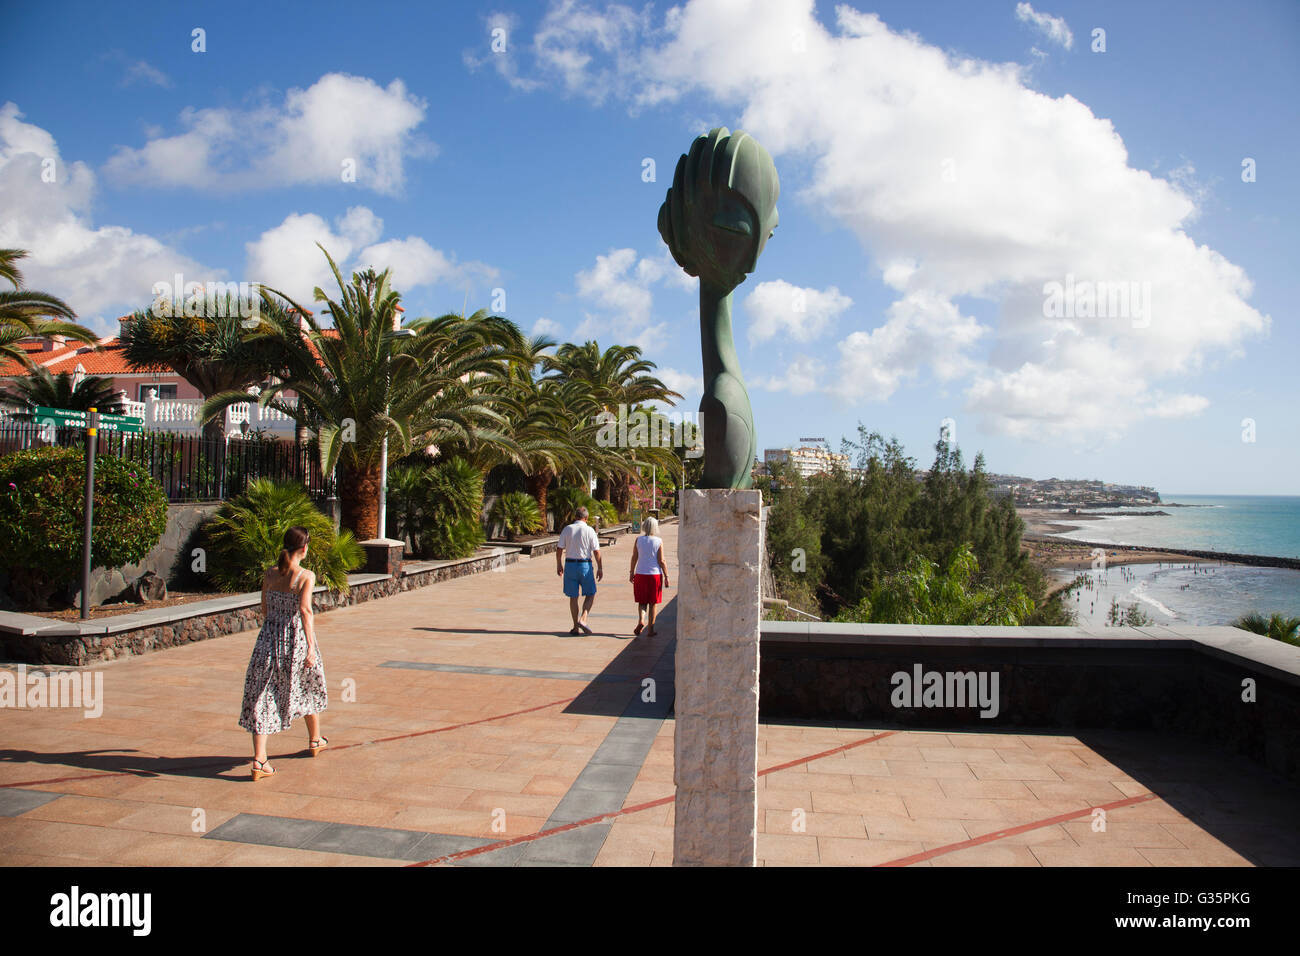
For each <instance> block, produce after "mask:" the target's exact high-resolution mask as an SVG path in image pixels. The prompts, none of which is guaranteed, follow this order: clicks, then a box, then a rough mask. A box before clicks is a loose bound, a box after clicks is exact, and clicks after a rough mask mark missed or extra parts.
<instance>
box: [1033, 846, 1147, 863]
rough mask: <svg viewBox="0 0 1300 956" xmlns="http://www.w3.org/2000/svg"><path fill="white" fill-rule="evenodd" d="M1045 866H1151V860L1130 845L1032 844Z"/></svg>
mask: <svg viewBox="0 0 1300 956" xmlns="http://www.w3.org/2000/svg"><path fill="white" fill-rule="evenodd" d="M1029 850H1030V852H1031V853H1033V854H1034V856H1036V857H1037V858H1038V860H1039V862H1040V863H1042V864H1043V866H1151V861H1150V860H1148V859H1147V858H1146V857H1145V856H1143V855H1142V854H1141V853H1139V852H1138V851H1137V850H1136V849H1134V848H1133V847H1130V846H1077V847H1068V846H1060V845H1049V846H1032V847H1030V848H1029Z"/></svg>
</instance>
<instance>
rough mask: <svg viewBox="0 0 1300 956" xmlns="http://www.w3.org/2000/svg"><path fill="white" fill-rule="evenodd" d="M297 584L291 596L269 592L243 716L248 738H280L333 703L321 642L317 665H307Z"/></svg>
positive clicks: (291, 585) (250, 665)
mask: <svg viewBox="0 0 1300 956" xmlns="http://www.w3.org/2000/svg"><path fill="white" fill-rule="evenodd" d="M300 573H302V572H300ZM299 580H300V579H299V578H298V577H297V576H295V577H294V579H293V580H292V581H291V582H290V583H289V590H288V591H277V590H274V589H272V588H269V587H268V588H267V589H266V623H264V624H263V625H262V630H261V631H260V632H259V633H258V635H257V643H256V644H255V645H254V646H253V654H252V657H250V658H249V661H248V674H247V676H246V677H245V678H244V705H243V708H242V709H241V710H240V714H239V726H241V727H243V728H244V729H245V730H247V731H249V732H250V733H254V734H278V733H279V732H280V731H282V730H288V729H289V728H290V727H292V726H293V721H294V718H296V717H302V716H305V715H307V714H319V713H320V712H321V711H322V710H324V709H325V708H326V707H327V706H328V704H329V693H328V691H327V690H326V684H325V663H324V661H323V660H322V659H321V652H320V643H319V642H318V643H317V645H316V662H315V664H313V665H312V666H311V667H308V666H307V632H306V631H305V630H304V629H303V626H302V609H301V607H300V602H301V600H302V598H301V596H300V595H299V593H298V591H297V590H296V588H295V585H296V584H297V583H298V581H299Z"/></svg>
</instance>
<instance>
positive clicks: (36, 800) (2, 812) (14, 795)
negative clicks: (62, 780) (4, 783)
mask: <svg viewBox="0 0 1300 956" xmlns="http://www.w3.org/2000/svg"><path fill="white" fill-rule="evenodd" d="M61 796H63V794H61V793H46V792H45V791H44V790H21V789H16V788H11V789H5V790H0V817H17V816H22V815H23V814H24V813H26V812H27V811H28V810H35V809H36V808H37V807H43V806H45V804H47V803H50V802H51V801H53V800H57V799H59V797H61Z"/></svg>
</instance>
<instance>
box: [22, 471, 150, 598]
mask: <svg viewBox="0 0 1300 956" xmlns="http://www.w3.org/2000/svg"><path fill="white" fill-rule="evenodd" d="M85 495H86V458H85V453H84V452H82V451H78V450H77V449H75V448H37V449H31V450H28V451H18V452H14V453H12V454H9V455H5V456H4V457H2V458H0V541H3V542H4V547H3V548H0V568H3V569H4V570H5V571H6V572H8V574H9V582H10V591H11V592H12V594H13V596H14V597H15V598H16V599H18V601H20V602H21V603H23V604H25V605H28V606H30V607H32V608H35V609H38V610H40V609H44V608H47V607H48V606H49V601H50V598H51V597H52V596H53V595H54V593H55V592H56V591H57V590H58V589H59V588H61V587H64V586H67V585H70V584H74V583H75V582H76V580H77V576H78V573H79V572H80V570H81V561H82V530H83V528H84V525H85V511H84V509H85ZM166 527H167V498H166V496H165V495H164V494H163V491H162V488H161V487H159V485H158V482H156V481H154V479H153V477H152V476H151V475H149V474H148V473H147V472H146V471H144V470H143V469H142V468H141V467H140V466H139V465H138V464H135V463H133V462H129V461H123V460H121V459H120V458H114V457H112V456H109V455H105V456H101V457H98V458H96V459H95V515H94V530H93V533H92V535H91V549H90V561H91V565H92V566H93V567H105V568H115V567H120V566H121V565H124V564H134V563H135V562H137V561H140V560H142V559H143V558H144V557H145V555H147V554H148V553H149V552H150V551H151V550H152V549H153V546H154V545H156V544H157V543H158V539H159V538H161V537H162V534H163V531H164V530H165V529H166Z"/></svg>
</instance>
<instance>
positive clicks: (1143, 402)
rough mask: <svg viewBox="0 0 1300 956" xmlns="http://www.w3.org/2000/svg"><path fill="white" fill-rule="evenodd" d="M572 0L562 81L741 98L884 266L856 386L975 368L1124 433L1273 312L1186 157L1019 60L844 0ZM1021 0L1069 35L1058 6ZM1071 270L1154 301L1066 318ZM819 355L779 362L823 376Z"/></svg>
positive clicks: (996, 411) (1030, 428)
mask: <svg viewBox="0 0 1300 956" xmlns="http://www.w3.org/2000/svg"><path fill="white" fill-rule="evenodd" d="M575 9H577V8H575V6H574V5H573V4H572V3H557V4H555V5H554V6H553V7H552V13H556V17H554V18H552V17H549V16H548V20H554V22H553V23H552V28H551V32H552V35H551V36H550V39H549V40H548V42H550V43H552V44H553V45H555V46H556V47H557V48H565V49H568V50H569V51H570V53H569V55H568V59H567V61H566V62H567V64H568V68H569V72H568V73H567V74H566V75H565V77H564V79H563V83H564V84H565V88H566V89H569V88H571V87H572V86H574V85H577V84H579V83H581V82H582V79H581V78H582V77H586V78H587V82H591V83H597V82H599V81H600V80H601V79H602V78H604V79H606V80H609V82H608V83H607V85H606V87H605V89H612V90H614V91H616V92H618V93H619V94H620V95H622V96H623V97H624V98H625V100H626V101H627V102H628V104H629V108H631V109H637V108H640V107H644V106H646V105H648V104H652V103H662V102H672V101H677V100H680V99H682V98H683V97H685V96H686V95H687V94H702V95H703V98H704V99H705V102H706V103H707V104H708V105H709V106H710V107H713V108H716V109H717V110H718V111H720V112H723V113H724V114H725V113H731V114H732V115H739V117H740V123H739V125H740V127H741V128H743V129H745V130H746V131H748V132H750V133H752V134H753V135H754V136H756V137H757V138H758V140H759V141H760V142H762V143H763V144H764V145H765V146H766V147H767V148H768V149H769V150H770V151H771V152H772V154H773V156H774V157H775V158H776V160H777V164H778V168H780V169H782V171H783V173H785V174H786V175H787V176H789V175H790V172H791V170H794V171H797V172H796V175H797V176H798V177H800V178H797V179H794V180H793V181H787V183H786V184H785V185H786V191H785V193H784V194H783V195H793V198H794V199H795V200H796V202H801V203H804V204H807V205H811V206H813V207H814V208H815V209H816V211H817V212H818V213H819V214H825V215H827V216H829V217H831V218H833V219H835V220H837V221H839V222H840V223H842V224H843V225H844V226H845V227H846V228H848V229H849V230H851V231H852V232H853V234H854V235H856V236H857V238H858V240H859V242H860V243H861V245H862V247H863V249H864V251H865V253H866V262H869V263H873V264H876V265H877V267H878V268H880V269H881V270H882V277H883V279H884V282H885V284H886V287H887V288H889V289H892V290H894V291H896V292H897V294H898V298H897V301H896V302H895V303H894V304H893V305H892V306H891V307H890V308H889V310H888V311H887V315H886V319H885V322H884V324H883V325H880V326H879V327H876V328H870V327H864V328H862V329H860V330H858V331H855V332H853V333H851V334H850V335H849V336H848V337H846V338H845V339H843V340H842V341H841V343H840V351H841V352H842V358H841V359H840V365H839V368H838V370H837V373H836V374H835V375H832V376H830V382H829V383H824V386H823V387H830V388H833V389H834V390H835V391H836V392H838V393H839V394H840V395H841V396H843V397H845V398H848V399H851V400H869V399H881V398H885V397H888V396H890V395H892V394H893V393H894V392H895V391H896V390H897V389H898V388H900V387H902V386H903V385H904V384H906V383H907V382H909V381H912V380H920V377H921V374H922V373H923V372H924V371H926V370H927V369H928V370H929V371H930V372H931V373H933V375H934V376H935V377H937V378H938V379H940V380H956V379H963V380H965V382H966V385H967V389H968V391H967V400H968V403H969V409H970V410H974V411H977V412H980V413H981V414H982V415H983V416H984V419H985V421H986V423H988V424H990V425H992V426H994V427H998V428H1001V429H1002V430H1004V431H1007V432H1012V433H1017V434H1032V435H1035V436H1047V435H1049V434H1051V435H1065V436H1068V437H1070V438H1072V439H1073V438H1076V437H1078V438H1081V439H1082V438H1085V437H1087V433H1095V434H1106V435H1113V434H1117V433H1119V432H1120V431H1122V430H1123V429H1124V428H1125V427H1127V425H1128V424H1129V423H1132V422H1134V421H1136V420H1138V419H1140V418H1142V417H1144V416H1148V415H1154V414H1157V411H1156V409H1159V408H1161V407H1163V406H1162V403H1161V402H1160V401H1158V400H1157V397H1156V396H1157V395H1158V394H1160V392H1159V390H1160V389H1162V388H1168V386H1169V382H1170V380H1171V379H1177V378H1178V377H1180V376H1187V375H1192V374H1195V373H1197V372H1198V371H1200V370H1201V369H1202V368H1203V367H1204V366H1206V365H1207V364H1209V363H1211V362H1214V361H1217V360H1219V359H1220V358H1221V357H1234V356H1238V355H1240V354H1242V348H1243V345H1244V343H1246V342H1247V341H1249V340H1250V339H1251V338H1253V337H1256V336H1260V335H1263V334H1265V333H1266V332H1267V330H1268V327H1269V323H1270V320H1269V318H1268V317H1267V316H1264V315H1261V314H1260V313H1259V312H1258V311H1256V310H1255V309H1254V308H1252V307H1251V306H1250V305H1249V303H1248V301H1247V300H1248V298H1249V296H1250V293H1251V283H1250V280H1249V278H1248V277H1247V276H1246V274H1245V272H1244V271H1243V270H1242V269H1241V268H1240V267H1238V266H1236V265H1234V264H1232V263H1231V262H1228V261H1227V260H1226V259H1224V258H1223V256H1221V255H1220V254H1219V253H1217V252H1216V251H1214V250H1213V249H1211V248H1209V247H1207V246H1204V245H1198V244H1197V243H1196V242H1195V241H1193V240H1192V239H1191V238H1189V236H1188V235H1187V233H1186V231H1185V229H1186V227H1187V225H1188V224H1189V223H1190V222H1191V221H1192V220H1193V219H1194V217H1195V215H1196V212H1197V208H1198V203H1199V202H1201V201H1202V199H1203V196H1204V194H1203V193H1202V192H1200V191H1198V189H1197V188H1196V187H1195V185H1194V180H1192V179H1191V174H1190V173H1189V172H1188V171H1186V170H1180V171H1178V172H1176V173H1175V174H1173V175H1172V181H1171V180H1167V179H1160V178H1156V177H1154V176H1152V175H1151V174H1150V173H1149V172H1147V171H1145V170H1140V169H1135V168H1132V167H1130V165H1129V162H1128V154H1127V151H1126V149H1125V146H1124V143H1123V141H1122V140H1121V138H1120V137H1119V135H1118V134H1117V133H1116V131H1115V129H1114V127H1113V126H1112V125H1111V123H1110V122H1109V121H1108V120H1105V119H1102V118H1099V117H1097V116H1095V115H1094V114H1093V113H1092V111H1091V110H1090V109H1089V108H1088V107H1087V106H1086V105H1084V104H1083V103H1080V102H1079V101H1078V100H1076V99H1074V98H1073V97H1071V96H1068V95H1066V96H1061V97H1059V98H1053V97H1050V96H1047V95H1044V94H1042V93H1039V92H1037V91H1036V90H1034V89H1032V88H1031V87H1030V86H1029V85H1028V72H1027V70H1026V68H1023V67H1020V66H1017V65H1015V64H1000V63H989V62H984V61H979V60H974V59H968V58H961V57H957V56H954V55H951V54H949V53H947V52H945V51H944V50H941V49H939V48H937V47H934V46H931V45H928V44H927V43H925V42H924V40H922V39H921V38H920V37H918V36H916V35H915V34H911V33H906V34H903V33H896V32H894V31H891V30H890V29H889V28H888V27H887V26H886V25H885V24H884V23H883V22H882V21H881V20H880V18H879V17H877V16H875V15H871V14H864V13H861V12H858V11H857V10H854V9H852V8H851V7H849V6H839V7H837V8H836V10H835V14H834V16H835V22H834V26H833V27H832V28H830V29H828V28H827V27H826V26H823V25H822V23H821V22H820V21H818V20H817V18H816V16H815V13H814V10H813V4H812V2H811V0H803V2H795V0H792V2H788V3H781V4H768V3H763V2H761V0H726V2H722V0H692V2H688V3H686V4H684V5H682V6H678V7H674V8H673V9H672V10H671V11H669V13H668V14H667V16H666V17H665V18H664V20H663V30H662V32H661V33H659V34H653V33H652V34H651V35H650V37H651V38H650V39H648V40H645V41H643V42H642V44H641V45H640V46H634V45H632V44H631V43H629V42H627V41H626V40H621V39H619V37H620V36H621V34H619V33H618V31H614V32H613V34H607V42H606V43H604V44H601V43H596V42H592V41H591V40H590V38H589V36H588V33H587V32H586V31H587V28H586V27H583V26H581V25H575V26H574V28H573V29H572V31H571V32H570V33H568V34H567V35H566V36H567V39H565V40H564V41H563V42H561V40H560V39H559V38H558V37H557V36H555V35H554V34H555V31H556V30H559V29H561V28H562V25H563V24H564V23H568V22H569V21H570V20H571V19H572V15H573V14H574V11H575ZM557 11H559V12H563V13H565V15H566V16H565V17H560V16H559V14H558V13H557ZM602 15H603V16H604V17H605V19H606V20H607V21H609V22H613V23H619V22H624V21H625V20H626V18H627V17H628V16H630V15H632V14H631V13H630V12H629V11H628V10H627V9H626V8H624V12H623V13H621V14H620V13H617V12H615V10H614V8H613V7H612V6H611V7H606V8H604V10H603V13H602ZM1026 17H1027V18H1028V21H1027V22H1031V23H1033V24H1035V26H1036V27H1037V28H1038V29H1040V30H1043V31H1044V32H1045V33H1046V34H1047V35H1048V36H1049V37H1054V38H1055V41H1056V42H1057V43H1059V44H1061V45H1063V46H1065V45H1068V44H1069V43H1070V42H1072V38H1071V37H1070V35H1069V34H1068V32H1067V31H1068V26H1067V25H1066V24H1065V23H1064V21H1061V20H1060V19H1059V18H1055V17H1050V16H1048V15H1045V14H1040V13H1037V12H1036V11H1033V10H1032V8H1028V9H1027V10H1026V11H1025V12H1024V13H1023V14H1022V18H1026ZM610 35H612V36H613V37H614V40H608V36H610ZM792 38H797V40H798V42H797V46H798V49H797V50H796V49H794V46H793V45H792V43H793V41H792ZM566 44H567V45H566ZM539 75H540V76H543V77H546V76H549V74H548V73H546V71H540V72H539ZM610 78H612V80H611V79H610ZM698 99H699V97H698V96H696V97H695V99H693V100H692V102H693V103H694V102H697V101H698ZM693 108H695V109H699V108H700V107H698V106H695V107H693ZM787 158H797V160H798V162H797V163H794V162H789V163H786V162H784V160H785V159H787ZM772 241H773V242H774V243H780V242H781V238H780V233H778V235H777V237H776V238H775V239H773V240H772ZM865 270H866V264H865V262H864V271H865ZM1069 276H1072V277H1074V278H1075V279H1076V280H1079V281H1082V282H1086V283H1093V284H1096V283H1121V282H1124V283H1129V282H1137V283H1140V284H1146V287H1148V288H1149V290H1150V303H1149V304H1150V311H1149V313H1148V315H1147V316H1145V317H1141V316H1129V315H1107V316H1104V317H1094V318H1086V317H1075V318H1073V319H1068V320H1066V319H1061V318H1052V317H1050V316H1048V315H1046V314H1045V308H1044V299H1045V294H1044V286H1045V284H1047V283H1050V282H1065V281H1066V279H1067V277H1069ZM967 299H979V300H984V301H986V302H990V303H992V305H993V308H992V312H993V313H994V316H993V318H992V319H991V320H990V321H989V323H988V325H981V324H980V323H978V322H976V321H975V320H974V319H973V318H971V317H967V316H963V315H962V314H961V313H960V310H959V309H958V308H957V306H956V304H955V303H957V302H959V301H962V300H967ZM977 346H978V347H979V349H980V350H981V351H977ZM981 353H982V354H981ZM810 367H811V366H799V367H798V369H797V370H795V371H791V372H788V373H787V374H786V375H785V376H784V378H783V379H782V381H783V382H786V383H787V384H788V385H789V386H790V387H792V388H794V387H799V388H802V387H805V386H808V385H809V384H810V383H811V377H810V375H808V374H807V370H808V368H810ZM1171 391H1172V392H1178V391H1179V389H1178V388H1174V389H1171ZM1186 407H1188V408H1190V407H1191V406H1190V404H1187V405H1186Z"/></svg>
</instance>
